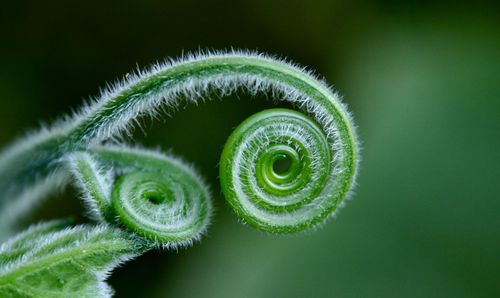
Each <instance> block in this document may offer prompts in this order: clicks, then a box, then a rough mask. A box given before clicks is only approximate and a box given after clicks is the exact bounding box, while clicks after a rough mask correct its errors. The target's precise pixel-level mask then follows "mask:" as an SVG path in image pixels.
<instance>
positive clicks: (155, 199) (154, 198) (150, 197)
mask: <svg viewBox="0 0 500 298" xmlns="http://www.w3.org/2000/svg"><path fill="white" fill-rule="evenodd" d="M142 197H143V198H144V199H146V200H147V201H148V202H150V203H151V204H153V205H160V204H161V203H163V202H164V201H165V196H163V195H162V194H161V193H160V192H156V191H151V192H146V193H144V194H143V195H142Z"/></svg>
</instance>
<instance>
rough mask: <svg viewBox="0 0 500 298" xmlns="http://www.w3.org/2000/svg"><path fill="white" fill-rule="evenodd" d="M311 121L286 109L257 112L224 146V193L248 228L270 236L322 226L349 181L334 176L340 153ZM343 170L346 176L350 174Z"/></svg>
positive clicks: (221, 171) (222, 178)
mask: <svg viewBox="0 0 500 298" xmlns="http://www.w3.org/2000/svg"><path fill="white" fill-rule="evenodd" d="M332 141H334V140H332V139H329V138H328V137H327V136H326V135H325V133H324V132H323V129H322V128H321V127H320V126H319V125H318V124H317V123H316V122H315V121H314V120H313V119H311V118H310V117H308V116H306V115H304V114H302V113H299V112H296V111H293V110H288V109H270V110H265V111H262V112H260V113H257V114H255V115H253V116H251V117H249V118H248V119H246V120H245V121H244V122H243V123H242V124H240V125H239V126H238V127H237V128H236V129H235V130H234V132H233V133H232V134H231V136H230V137H229V139H228V141H227V143H226V144H225V146H224V150H223V153H222V158H221V162H220V178H221V186H222V191H223V193H224V195H225V197H226V199H227V201H228V202H229V204H230V205H231V206H232V208H233V209H234V210H235V212H236V213H237V214H238V215H239V216H240V217H242V218H243V219H244V220H245V221H246V222H247V223H249V224H250V225H252V226H253V227H256V228H258V229H260V230H263V231H266V232H270V233H278V234H283V233H293V232H299V231H302V230H305V229H308V228H311V227H313V226H316V225H317V224H319V223H321V222H323V221H324V220H325V218H327V217H328V216H329V215H330V214H331V213H332V212H333V211H335V209H336V208H337V206H338V203H339V202H340V201H341V200H342V198H343V197H342V194H339V193H336V192H333V191H332V189H333V188H334V187H336V186H337V185H339V184H341V183H342V181H343V180H344V179H349V177H347V176H346V174H342V173H340V174H336V171H338V169H337V170H336V171H334V169H335V167H334V166H333V163H334V156H335V155H337V156H338V155H339V152H337V151H338V148H337V147H336V146H334V144H332V143H331V142H332ZM349 170H350V171H343V173H347V175H349V173H352V171H353V169H349Z"/></svg>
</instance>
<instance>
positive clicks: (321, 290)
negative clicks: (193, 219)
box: [0, 0, 500, 297]
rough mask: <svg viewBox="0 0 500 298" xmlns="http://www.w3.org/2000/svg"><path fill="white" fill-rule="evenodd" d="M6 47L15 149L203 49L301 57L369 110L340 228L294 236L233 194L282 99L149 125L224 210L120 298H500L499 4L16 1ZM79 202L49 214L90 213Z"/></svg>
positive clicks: (3, 71)
mask: <svg viewBox="0 0 500 298" xmlns="http://www.w3.org/2000/svg"><path fill="white" fill-rule="evenodd" d="M0 36H1V38H2V41H1V46H0V65H1V67H0V96H1V99H0V127H1V128H0V145H2V146H4V145H6V144H8V143H9V142H11V141H12V140H13V139H14V138H15V137H17V136H19V135H22V134H23V133H24V132H25V131H26V130H27V129H30V128H34V127H36V126H37V125H38V124H39V123H40V121H44V122H50V121H52V120H55V119H57V117H59V116H61V115H63V114H65V113H69V112H71V111H72V110H73V109H75V108H77V107H79V106H80V105H81V103H82V102H83V98H88V97H89V96H90V95H95V94H97V92H98V87H102V86H104V82H106V81H108V82H109V81H113V80H114V79H115V78H117V77H118V76H121V75H125V74H126V73H127V72H129V71H130V70H131V69H132V68H133V67H134V65H136V63H138V64H139V65H140V66H145V65H147V64H149V63H151V62H154V61H155V60H157V59H163V58H164V57H178V56H180V55H181V54H182V53H186V52H189V51H196V50H197V49H200V48H201V49H228V48H231V47H235V48H249V49H257V50H260V51H264V52H267V53H271V54H278V55H280V56H286V57H288V58H290V59H293V60H294V61H296V62H298V63H300V64H301V65H306V66H308V67H309V68H311V69H314V70H316V71H317V72H318V73H320V74H321V75H322V76H324V78H325V80H326V81H328V82H329V83H331V84H335V87H336V88H337V89H338V90H339V91H340V92H341V93H342V94H343V95H344V98H345V102H346V103H347V104H349V106H350V107H351V111H352V112H353V114H354V116H355V120H356V122H357V124H358V126H359V133H360V136H361V139H362V141H363V148H364V149H363V151H362V157H363V161H362V163H361V170H360V176H359V179H358V184H359V186H358V187H357V189H356V193H355V195H354V199H353V200H351V201H349V202H347V204H346V208H345V209H342V210H341V211H340V212H339V214H338V216H336V217H335V218H334V219H333V220H331V221H329V222H328V223H327V224H326V225H325V226H324V227H323V228H321V229H319V230H317V231H311V232H308V233H306V234H300V235H296V236H286V237H282V236H280V237H277V236H269V235H266V234H263V233H261V232H258V231H254V230H252V229H251V228H249V227H246V226H243V225H241V224H240V223H238V220H237V219H236V216H234V215H233V214H232V211H231V210H230V208H229V207H228V206H227V204H225V203H224V200H223V198H222V197H221V195H220V191H219V188H218V179H217V173H218V170H217V164H218V162H219V156H220V153H221V151H222V147H223V145H224V143H225V140H226V139H227V137H228V136H229V135H230V133H231V131H232V129H233V128H234V127H236V126H237V125H238V124H239V123H241V121H243V120H244V119H245V118H246V117H247V116H249V115H251V114H253V113H255V112H257V111H260V110H262V109H264V108H270V107H274V106H275V105H274V104H273V103H272V101H265V100H262V98H260V97H259V98H253V99H251V98H250V97H249V96H248V95H247V94H245V93H240V94H238V95H235V96H231V97H228V98H223V99H222V100H215V101H212V102H207V103H206V104H200V105H199V106H197V107H196V106H192V105H187V106H185V107H184V106H183V107H181V108H180V110H179V111H178V112H177V113H174V114H172V117H167V116H165V117H162V119H161V121H149V120H146V121H144V123H143V130H144V131H146V134H144V133H142V132H141V130H138V131H137V139H138V140H140V142H141V143H142V144H145V145H147V146H151V147H156V146H160V147H161V148H162V149H163V150H169V149H172V151H173V152H174V153H175V154H178V155H181V156H183V157H184V158H185V159H186V160H188V161H190V162H193V163H194V164H195V165H196V166H197V168H198V169H199V170H200V171H201V172H202V174H203V175H204V176H205V177H206V179H207V181H208V182H209V183H210V185H212V186H213V187H212V191H213V194H214V203H215V205H216V207H217V212H216V215H215V217H214V219H213V224H212V226H211V227H210V229H209V234H208V236H206V237H205V238H204V239H203V241H202V243H199V244H196V245H195V246H194V247H193V248H190V249H186V250H180V251H179V252H159V251H156V252H151V253H148V254H147V255H145V256H142V257H140V258H138V259H137V260H135V261H132V262H130V263H128V264H127V265H125V266H124V267H122V268H120V269H119V270H117V271H116V272H115V273H114V275H113V276H112V278H111V284H112V285H113V287H114V288H115V289H116V291H117V295H116V297H139V296H141V297H198V296H204V297H499V296H500V286H499V285H500V254H499V251H500V219H499V218H500V217H499V211H500V91H499V89H500V8H499V7H498V5H496V4H494V2H491V3H490V2H486V1H475V2H472V1H471V2H468V3H467V2H465V3H461V2H455V1H453V2H452V1H366V0H365V1H363V0H360V1H327V0H325V1H268V0H266V1H264V0H257V1H248V2H247V3H244V2H241V3H239V2H235V1H227V2H224V1H194V0H183V1H160V0H146V1H131V0H122V1H94V2H92V1H72V2H71V3H70V2H67V1H11V2H8V3H2V8H1V9H0ZM72 193H73V191H72V190H69V191H67V192H66V193H65V194H64V198H61V196H58V197H57V198H51V199H50V200H49V201H47V202H45V203H44V204H42V205H41V206H39V207H37V208H36V214H35V216H34V217H35V218H36V219H40V218H50V217H60V216H66V215H79V214H80V213H81V212H82V208H81V207H80V202H79V201H78V200H76V199H75V198H74V197H73V196H72V195H71V194H72ZM31 220H32V219H31Z"/></svg>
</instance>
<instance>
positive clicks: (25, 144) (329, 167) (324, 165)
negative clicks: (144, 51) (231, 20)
mask: <svg viewBox="0 0 500 298" xmlns="http://www.w3.org/2000/svg"><path fill="white" fill-rule="evenodd" d="M240 87H244V88H246V89H248V90H249V91H250V92H251V93H252V94H256V93H258V92H271V94H272V95H273V98H275V99H277V100H282V101H286V102H289V103H291V104H292V105H294V106H296V107H298V108H299V109H300V110H301V111H302V112H303V113H305V114H306V115H307V118H310V120H309V122H310V123H315V124H311V126H310V127H320V128H319V131H320V132H318V135H319V137H318V140H326V144H324V142H323V141H320V143H319V144H323V145H321V146H326V147H328V152H329V153H328V154H327V153H325V156H327V155H329V156H330V159H329V160H330V161H321V164H320V168H319V170H317V171H319V172H321V173H322V174H323V172H325V173H327V176H323V175H320V176H318V177H320V179H319V180H320V184H322V183H324V185H322V186H318V185H316V184H314V185H313V186H305V187H304V188H303V191H306V190H308V191H311V193H312V194H317V195H318V197H319V199H312V197H311V198H310V197H308V198H307V199H304V200H303V201H300V202H299V201H298V200H299V199H298V197H297V198H294V196H293V195H291V196H290V198H291V200H290V201H289V200H288V198H289V197H287V199H284V198H281V197H278V196H275V197H274V198H273V199H271V201H272V204H270V203H269V202H271V201H270V200H269V199H265V200H264V197H263V196H261V199H257V201H256V202H257V205H255V206H259V208H260V207H264V209H266V208H267V209H268V210H267V211H265V212H261V211H260V209H257V208H254V207H251V206H253V205H252V204H250V203H249V202H250V199H249V197H245V196H241V194H242V193H243V192H242V191H241V190H240V188H247V187H248V185H250V184H248V183H250V182H251V183H257V184H258V183H261V185H262V186H263V189H264V190H266V191H267V190H270V192H271V194H273V193H274V192H275V191H276V189H274V188H270V187H269V185H271V184H265V183H264V184H263V182H262V181H261V182H259V181H257V180H259V179H260V180H262V179H265V177H268V178H270V177H271V176H272V175H271V176H265V175H264V176H262V177H261V178H258V177H257V180H255V181H253V180H252V181H247V182H243V183H240V184H238V183H236V181H237V179H235V178H234V177H233V176H232V175H233V174H238V173H237V172H236V170H234V166H235V165H238V164H239V163H238V162H235V163H233V162H231V161H228V163H227V164H224V166H223V168H221V171H222V173H221V176H222V177H223V181H224V182H223V183H224V184H225V185H224V193H225V194H226V195H227V196H229V198H228V199H229V201H230V202H231V205H232V206H233V207H236V211H237V213H238V214H240V215H241V216H242V217H243V218H244V219H245V220H247V221H249V222H250V223H251V224H253V225H254V226H256V227H258V228H261V229H264V230H266V231H269V232H275V233H287V232H294V231H299V230H302V229H305V228H307V227H310V226H312V225H314V224H317V223H319V222H321V221H322V219H324V218H326V217H327V216H328V215H329V214H331V213H332V212H333V211H334V210H335V209H336V207H337V206H338V205H339V204H340V203H341V202H342V200H343V199H344V198H345V197H346V196H347V195H348V193H349V192H350V190H351V188H352V186H353V184H354V180H355V176H356V171H357V160H358V152H357V150H358V149H357V148H358V145H357V139H356V134H355V131H354V127H353V125H352V122H351V118H350V116H349V114H348V112H347V111H346V108H345V107H344V105H343V104H342V103H341V102H340V100H339V97H338V95H337V94H335V93H333V92H332V91H331V90H330V88H328V87H327V86H326V85H325V84H323V83H322V82H320V81H318V80H317V79H315V78H314V77H313V76H312V75H310V74H308V73H307V72H305V71H304V70H303V69H300V68H297V67H295V66H293V65H290V64H287V63H284V62H282V61H278V60H275V59H272V58H268V57H264V56H261V55H249V54H245V53H230V54H215V55H207V56H203V55H202V56H193V57H189V58H187V59H182V60H181V61H178V62H174V63H171V64H161V65H156V66H154V67H152V68H151V69H150V70H148V71H146V72H140V73H138V74H137V75H135V76H129V78H128V79H127V80H125V81H124V82H122V83H119V84H117V86H116V87H114V88H112V89H110V90H108V91H106V92H104V93H103V94H102V96H101V98H100V99H98V100H97V101H95V102H93V103H91V104H89V105H88V106H87V107H86V108H84V109H83V110H82V111H81V112H80V113H78V114H77V115H76V116H74V117H72V118H70V119H68V120H66V121H63V122H61V123H59V124H57V125H55V126H54V127H53V128H50V129H49V130H47V131H46V132H43V133H40V134H38V135H35V136H32V137H29V138H27V139H26V140H25V141H21V142H19V143H18V144H17V145H14V146H13V147H11V148H10V149H8V150H7V151H5V152H4V154H2V156H1V157H0V198H1V200H2V205H3V208H4V210H5V206H6V204H7V203H8V201H9V200H15V199H19V198H24V199H25V200H26V201H28V200H30V199H31V200H34V199H36V198H37V197H38V195H40V193H38V194H34V193H33V192H29V190H30V189H32V187H33V186H34V185H36V186H38V187H40V188H42V189H49V187H46V186H47V185H49V186H51V185H53V184H55V183H56V182H57V181H58V180H60V179H55V178H58V177H60V173H61V172H62V170H61V167H60V165H61V161H62V160H64V157H65V156H66V155H67V154H69V153H72V152H75V151H85V150H86V148H88V147H89V146H92V145H96V144H99V143H100V142H102V141H106V140H109V139H111V138H116V137H119V135H120V134H122V133H124V132H127V129H128V128H129V127H130V124H131V123H133V120H135V119H137V117H139V116H144V115H153V114H155V113H156V112H157V111H158V109H159V108H160V107H161V106H164V107H167V108H172V107H175V106H177V105H178V104H179V102H180V101H181V100H183V99H187V100H189V101H193V102H194V101H196V100H198V99H200V98H202V97H203V96H204V95H205V94H207V92H209V91H212V92H218V94H219V95H226V94H229V93H231V92H233V91H236V90H237V89H238V88H240ZM304 119H306V118H304ZM316 130H318V129H316V128H313V129H312V132H313V134H315V133H314V131H316ZM302 132H303V131H302V130H300V129H298V130H296V133H297V134H300V133H302ZM297 136H298V135H297ZM234 138H236V137H234ZM276 138H277V139H279V136H276ZM292 139H294V138H290V142H292V143H293V142H295V141H292ZM295 139H296V141H297V140H299V138H295ZM295 139H294V140H295ZM284 140H285V139H283V140H280V142H281V141H284ZM233 143H235V146H236V147H238V145H239V144H240V143H243V142H240V141H235V142H233ZM230 144H231V141H230ZM279 144H282V143H279ZM294 144H295V145H294V146H296V147H293V146H289V148H288V149H286V150H285V149H284V150H285V151H286V152H288V153H289V154H290V155H289V158H291V159H292V160H299V159H298V158H300V157H301V156H303V157H304V158H306V156H312V155H306V153H305V152H306V150H309V151H307V152H310V153H312V152H313V151H314V150H317V149H316V148H314V149H313V148H307V145H303V147H301V148H302V149H300V150H299V147H300V144H299V143H298V142H296V143H294ZM304 144H306V143H304ZM270 145H271V144H270ZM289 145H290V144H289ZM236 147H235V148H236ZM226 148H231V146H230V145H228V147H226ZM240 148H244V149H245V148H247V147H241V146H240ZM290 148H292V149H293V150H295V151H293V150H292V151H290V150H291V149H290ZM276 150H278V149H276ZM287 150H288V151H287ZM301 150H303V151H301ZM231 151H232V150H231V149H227V150H226V151H225V152H226V153H225V156H227V157H231V156H233V155H234V153H235V152H234V151H233V152H231ZM278 151H279V150H278ZM227 152H229V153H227ZM294 152H295V153H297V154H298V157H297V156H295V155H294V154H295V153H294ZM301 154H302V155H301ZM308 154H309V153H308ZM268 155H269V157H268V158H269V159H270V160H273V158H274V156H276V155H275V154H274V153H273V154H271V153H269V154H268ZM278 155H279V154H278ZM284 155H287V153H284ZM310 158H311V160H310V161H308V162H304V161H303V162H301V163H300V164H299V165H298V166H297V168H296V167H295V166H294V167H293V169H299V168H300V169H301V170H303V171H302V172H300V173H301V174H300V175H299V176H300V177H299V176H297V177H298V178H297V179H298V181H299V182H300V183H299V184H301V183H302V182H303V181H305V180H302V179H305V178H303V177H306V176H307V175H311V177H316V176H314V175H316V174H318V173H319V172H316V170H313V169H312V168H311V169H308V167H313V166H314V165H315V163H316V161H317V160H316V159H314V158H313V157H310ZM304 160H305V159H304ZM318 162H319V161H318ZM258 164H259V163H258ZM261 167H263V168H264V170H265V169H268V168H269V166H266V165H264V166H262V164H261ZM224 171H229V172H228V173H225V172H224ZM255 172H256V170H255V169H251V170H249V171H247V173H255ZM292 172H293V173H295V170H293V171H292ZM297 173H298V172H297ZM307 173H309V174H307ZM271 174H272V173H271ZM49 175H52V177H55V178H54V179H49V180H48V179H47V177H49ZM294 175H295V174H294ZM297 175H298V174H297ZM302 175H305V176H302ZM318 175H319V174H318ZM294 177H295V176H294ZM322 177H326V178H322ZM247 179H248V178H247ZM251 179H253V178H251ZM273 179H278V180H280V179H282V178H279V177H274V178H273ZM323 179H324V180H323ZM283 181H285V182H288V180H286V179H285V180H283ZM321 181H325V182H321ZM230 182H233V185H230V184H231V183H230ZM314 183H317V182H314ZM238 185H240V186H238ZM247 196H248V195H247ZM252 200H254V201H255V199H252ZM259 200H260V201H259ZM308 200H310V201H308ZM275 203H278V204H275ZM298 205H304V206H305V207H306V209H301V208H298ZM310 205H317V206H313V207H309V206H310ZM266 206H267V207H266ZM294 208H297V209H294ZM297 210H302V211H297ZM320 210H323V211H320ZM254 212H255V213H260V214H257V215H255V214H254ZM266 213H267V214H266ZM292 217H293V218H292ZM295 217H297V218H295ZM4 218H7V217H4Z"/></svg>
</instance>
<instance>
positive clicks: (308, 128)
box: [0, 52, 359, 297]
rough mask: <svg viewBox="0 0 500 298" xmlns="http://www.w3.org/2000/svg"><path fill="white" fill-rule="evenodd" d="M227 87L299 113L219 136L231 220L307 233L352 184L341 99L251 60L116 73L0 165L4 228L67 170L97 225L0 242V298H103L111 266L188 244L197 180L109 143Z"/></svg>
mask: <svg viewBox="0 0 500 298" xmlns="http://www.w3.org/2000/svg"><path fill="white" fill-rule="evenodd" d="M239 88H245V89H246V90H248V91H249V92H250V93H251V94H257V93H260V92H270V93H271V95H272V97H273V98H275V99H277V100H282V101H287V102H289V103H291V104H292V105H293V106H295V107H297V108H298V109H299V110H301V111H302V112H303V113H299V112H295V111H292V110H288V109H271V110H266V111H262V112H260V113H258V114H256V115H254V116H252V117H250V118H249V119H247V120H246V121H245V122H244V123H242V124H241V125H240V126H239V127H238V128H237V129H236V130H235V131H234V132H233V134H232V135H231V136H230V137H229V139H228V141H227V143H226V145H225V147H224V151H223V154H222V158H221V164H220V177H221V187H222V191H223V193H224V195H225V197H226V199H227V200H228V202H229V203H230V205H231V206H232V207H233V209H234V210H235V212H236V213H237V214H238V215H239V216H240V217H241V218H242V219H243V220H244V221H245V222H247V223H249V224H250V225H252V226H254V227H256V228H258V229H260V230H263V231H266V232H270V233H276V234H285V233H294V232H299V231H302V230H305V229H308V228H311V227H314V226H316V225H317V224H319V223H321V222H323V221H324V220H325V219H326V218H327V217H329V216H330V215H331V214H333V212H334V211H335V210H336V209H337V207H338V206H340V205H341V203H342V202H343V200H344V199H345V198H346V197H347V196H348V195H349V193H350V191H351V189H352V187H353V185H354V180H355V177H356V171H357V162H358V159H359V158H358V144H357V138H356V134H355V129H354V127H353V125H352V120H351V117H350V116H349V114H348V112H347V110H346V108H345V106H344V105H343V104H342V103H341V102H340V99H339V96H338V95H337V94H336V93H334V92H332V91H331V89H330V88H329V87H327V86H326V85H325V84H324V83H322V82H320V81H319V80H317V79H316V78H314V76H313V75H311V74H309V73H308V72H306V71H305V70H304V69H301V68H299V67H296V66H293V65H290V64H288V63H285V62H283V61H280V60H276V59H273V58H270V57H266V56H263V55H258V54H247V53H242V52H233V53H228V54H223V53H216V54H208V55H195V56H190V57H187V58H183V59H181V60H180V61H177V62H171V63H164V64H157V65H154V66H153V67H151V68H150V69H149V70H147V71H144V72H138V73H137V74H135V75H131V76H127V77H126V79H124V80H123V81H122V82H119V83H117V84H116V85H115V86H114V87H110V88H108V89H107V90H106V91H104V92H103V93H102V95H101V97H100V98H99V99H96V100H93V101H91V102H89V103H87V105H86V106H85V107H84V108H83V109H82V110H81V111H80V112H78V113H76V114H75V115H73V116H71V117H67V118H65V119H64V120H62V121H60V122H58V123H56V124H55V125H53V126H52V127H49V128H43V129H42V130H41V131H40V132H37V133H35V134H32V135H30V136H28V137H26V138H24V139H22V140H21V141H19V142H17V143H16V144H14V145H12V146H11V147H9V148H8V149H7V150H5V151H4V152H3V153H2V154H1V156H0V198H1V205H0V224H1V225H2V226H3V227H4V231H9V229H10V230H12V228H13V227H14V223H15V220H16V219H17V218H18V217H19V216H21V215H22V214H23V213H25V212H27V211H29V209H30V208H31V206H32V205H33V204H34V203H35V201H37V200H39V199H41V198H42V197H43V196H44V195H46V194H47V193H48V192H50V191H53V190H54V189H56V188H57V187H58V186H61V185H64V184H67V183H68V182H69V181H70V180H71V179H68V178H67V177H68V175H67V173H68V171H70V172H71V173H72V174H73V175H72V176H73V177H74V179H72V180H73V181H74V183H75V185H76V186H77V187H78V188H79V189H80V190H81V192H82V197H83V199H84V201H85V202H86V205H87V206H88V210H89V213H90V215H91V217H93V218H94V219H95V220H96V221H97V222H98V223H99V225H98V226H95V227H94V226H92V225H90V224H87V225H83V226H78V227H75V228H63V227H61V225H60V224H53V223H52V224H45V225H40V226H37V227H34V228H30V229H28V231H26V232H24V233H22V234H20V235H18V236H16V237H14V238H13V239H11V240H9V241H7V242H6V243H4V244H3V245H2V246H1V248H0V294H2V296H12V297H17V296H23V297H24V296H28V297H57V296H58V295H59V296H61V297H63V296H64V297H69V296H71V295H73V294H71V295H70V294H68V293H69V292H70V290H71V293H77V294H74V296H75V297H76V296H79V297H80V296H83V297H87V296H89V297H90V296H93V297H95V296H97V297H107V296H109V295H110V293H111V291H110V290H109V288H108V287H106V286H105V285H104V284H103V280H104V278H105V274H104V273H106V272H108V271H110V270H111V269H112V268H113V267H114V266H116V265H117V264H118V263H119V262H121V261H125V260H127V259H129V258H131V257H133V256H136V255H138V254H140V253H142V252H143V251H145V250H148V249H150V248H153V247H166V248H169V247H176V246H185V245H188V244H191V243H192V241H193V240H197V239H199V238H200V236H201V235H202V234H203V232H204V231H205V229H206V227H207V225H208V222H209V217H210V212H211V204H210V200H209V192H208V190H207V187H206V186H205V185H204V183H203V182H202V180H201V179H200V178H199V177H198V176H197V174H196V173H195V172H194V171H193V170H192V169H191V168H190V167H188V166H186V165H185V163H184V162H182V161H180V160H179V159H177V158H174V157H171V156H167V155H164V154H162V153H160V152H154V151H150V150H145V149H141V148H131V147H130V146H127V145H125V144H123V143H120V141H119V140H120V139H121V136H123V135H127V133H128V132H129V128H130V127H131V125H132V124H133V123H134V121H135V120H136V119H138V118H139V117H142V116H154V115H156V114H157V113H158V112H159V110H160V109H161V108H166V109H169V110H170V109H175V107H176V106H178V105H179V103H181V102H182V101H185V102H196V101H197V100H200V99H203V98H204V96H207V95H219V96H224V95H227V94H229V93H231V92H235V91H237V90H238V89H239ZM110 141H113V142H114V143H115V144H114V145H109V142H110ZM125 231H126V232H125ZM7 235H8V234H7V232H5V235H4V236H7ZM82 272H84V273H85V274H81V273H82ZM77 276H78V277H77ZM76 277H77V278H76ZM61 280H62V281H63V282H61ZM70 280H71V282H66V281H70ZM30 281H31V283H30ZM21 285H23V286H21ZM58 293H61V294H58Z"/></svg>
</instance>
